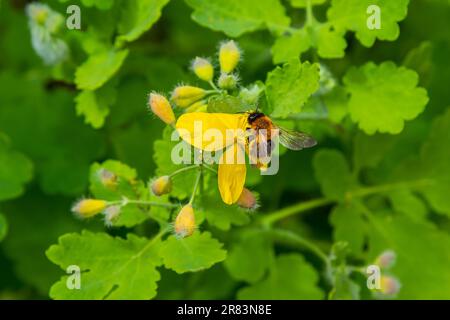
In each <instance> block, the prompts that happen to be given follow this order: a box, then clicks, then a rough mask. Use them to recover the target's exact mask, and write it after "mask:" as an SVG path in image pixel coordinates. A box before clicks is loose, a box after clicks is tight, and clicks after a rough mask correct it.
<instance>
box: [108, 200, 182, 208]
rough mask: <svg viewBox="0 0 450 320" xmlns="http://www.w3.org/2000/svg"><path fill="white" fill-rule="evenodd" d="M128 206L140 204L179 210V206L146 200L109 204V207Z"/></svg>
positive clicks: (119, 201) (121, 201)
mask: <svg viewBox="0 0 450 320" xmlns="http://www.w3.org/2000/svg"><path fill="white" fill-rule="evenodd" d="M117 204H120V205H128V204H138V205H144V206H155V207H164V208H178V205H177V204H173V203H160V202H154V201H145V200H130V199H125V200H117V201H110V202H108V205H110V206H112V205H117Z"/></svg>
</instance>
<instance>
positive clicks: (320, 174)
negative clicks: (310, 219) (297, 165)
mask: <svg viewBox="0 0 450 320" xmlns="http://www.w3.org/2000/svg"><path fill="white" fill-rule="evenodd" d="M313 167H314V172H315V175H316V179H317V180H318V181H319V184H320V188H321V190H322V193H323V195H324V196H326V197H328V198H330V199H333V200H338V201H344V200H345V193H346V192H347V191H349V190H351V189H353V188H354V187H356V181H355V179H354V177H353V176H352V175H351V172H350V168H349V166H348V163H347V160H346V159H345V158H344V155H343V154H342V153H341V152H340V151H337V150H331V149H321V150H319V151H318V152H317V153H316V154H315V156H314V159H313Z"/></svg>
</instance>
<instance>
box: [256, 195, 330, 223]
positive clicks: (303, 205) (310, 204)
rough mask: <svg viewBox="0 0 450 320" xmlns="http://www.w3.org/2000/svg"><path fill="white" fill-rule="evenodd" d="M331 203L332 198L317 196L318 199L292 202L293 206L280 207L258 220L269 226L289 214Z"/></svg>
mask: <svg viewBox="0 0 450 320" xmlns="http://www.w3.org/2000/svg"><path fill="white" fill-rule="evenodd" d="M331 203H333V200H330V199H327V198H319V199H313V200H309V201H306V202H300V203H297V204H294V205H293V206H290V207H286V208H283V209H280V210H278V211H275V212H273V213H271V214H268V215H266V216H264V217H263V218H261V220H260V222H261V224H263V225H266V226H270V225H272V224H273V223H274V222H276V221H278V220H281V219H284V218H287V217H289V216H292V215H294V214H297V213H301V212H304V211H307V210H310V209H314V208H317V207H322V206H326V205H328V204H331Z"/></svg>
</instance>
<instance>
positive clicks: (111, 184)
mask: <svg viewBox="0 0 450 320" xmlns="http://www.w3.org/2000/svg"><path fill="white" fill-rule="evenodd" d="M97 175H98V179H99V180H100V182H101V183H102V185H103V186H105V187H106V188H108V189H115V188H116V186H117V176H116V175H115V174H114V172H111V171H109V170H107V169H103V168H102V169H100V170H98V172H97Z"/></svg>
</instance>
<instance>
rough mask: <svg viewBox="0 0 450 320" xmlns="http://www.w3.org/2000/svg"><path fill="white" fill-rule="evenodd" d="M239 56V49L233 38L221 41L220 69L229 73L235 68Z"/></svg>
mask: <svg viewBox="0 0 450 320" xmlns="http://www.w3.org/2000/svg"><path fill="white" fill-rule="evenodd" d="M240 58H241V51H240V50H239V48H238V46H237V45H236V43H235V42H234V41H233V40H230V41H228V42H225V43H223V44H222V45H221V46H220V49H219V64H220V70H221V71H222V72H225V73H230V72H232V71H233V70H234V68H236V66H237V64H238V63H239V59H240Z"/></svg>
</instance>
